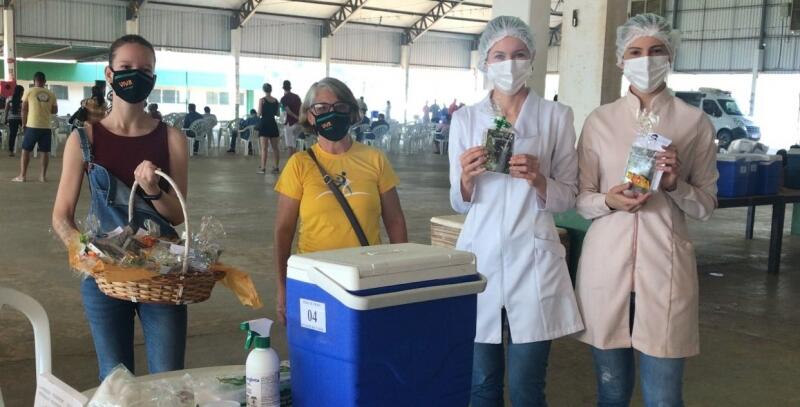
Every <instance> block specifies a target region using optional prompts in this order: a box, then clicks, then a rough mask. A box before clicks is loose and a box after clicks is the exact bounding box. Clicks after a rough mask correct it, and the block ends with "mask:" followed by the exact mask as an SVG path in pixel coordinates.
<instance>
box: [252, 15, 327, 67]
mask: <svg viewBox="0 0 800 407" xmlns="http://www.w3.org/2000/svg"><path fill="white" fill-rule="evenodd" d="M321 32H322V23H320V22H317V21H313V20H302V19H296V20H293V19H286V18H283V19H278V18H275V17H270V16H262V15H257V16H255V17H253V18H252V19H251V20H250V21H248V23H247V24H246V25H245V26H244V28H243V29H242V53H244V54H252V55H279V56H294V57H306V58H319V57H320V35H321Z"/></svg>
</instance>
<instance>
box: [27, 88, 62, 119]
mask: <svg viewBox="0 0 800 407" xmlns="http://www.w3.org/2000/svg"><path fill="white" fill-rule="evenodd" d="M22 101H23V102H28V121H27V123H26V126H27V127H31V128H34V129H49V128H50V116H51V115H52V114H53V106H55V105H56V95H55V94H54V93H53V92H51V91H50V90H49V89H46V88H30V89H28V91H27V92H25V96H23V97H22Z"/></svg>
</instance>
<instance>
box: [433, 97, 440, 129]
mask: <svg viewBox="0 0 800 407" xmlns="http://www.w3.org/2000/svg"><path fill="white" fill-rule="evenodd" d="M441 111H442V108H441V107H439V105H438V104H437V103H436V99H434V100H433V104H432V105H431V122H433V123H439V120H441V117H439V114H440V113H441Z"/></svg>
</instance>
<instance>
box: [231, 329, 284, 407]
mask: <svg viewBox="0 0 800 407" xmlns="http://www.w3.org/2000/svg"><path fill="white" fill-rule="evenodd" d="M271 327H272V321H270V320H269V319H266V318H261V319H254V320H252V321H247V322H242V324H241V325H240V326H239V328H240V329H241V330H243V331H247V341H246V342H245V345H244V348H245V350H249V349H250V348H253V350H251V351H250V354H249V355H248V356H247V362H246V363H245V377H246V379H245V383H246V385H245V386H246V394H247V399H246V402H247V406H248V407H249V406H253V407H280V405H281V395H280V359H278V354H277V353H276V352H275V350H274V349H272V348H270V346H269V345H270V343H269V333H270V328H271Z"/></svg>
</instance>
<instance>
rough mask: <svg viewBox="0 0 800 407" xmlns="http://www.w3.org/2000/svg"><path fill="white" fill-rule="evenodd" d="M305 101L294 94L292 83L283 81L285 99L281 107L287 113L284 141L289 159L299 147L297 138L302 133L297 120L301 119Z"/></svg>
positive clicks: (283, 98) (282, 99) (282, 100)
mask: <svg viewBox="0 0 800 407" xmlns="http://www.w3.org/2000/svg"><path fill="white" fill-rule="evenodd" d="M301 104H303V101H302V100H300V96H297V95H296V94H294V93H292V83H291V82H289V81H283V97H282V98H281V106H283V108H284V110H285V111H286V122H285V123H284V125H283V141H284V142H285V143H286V149H287V150H289V157H291V156H292V155H293V154H294V152H295V150H296V148H295V146H296V145H297V136H298V135H300V132H301V131H302V130H301V129H300V126H298V125H297V123H298V122H297V120H298V119H299V118H300V105H301Z"/></svg>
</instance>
